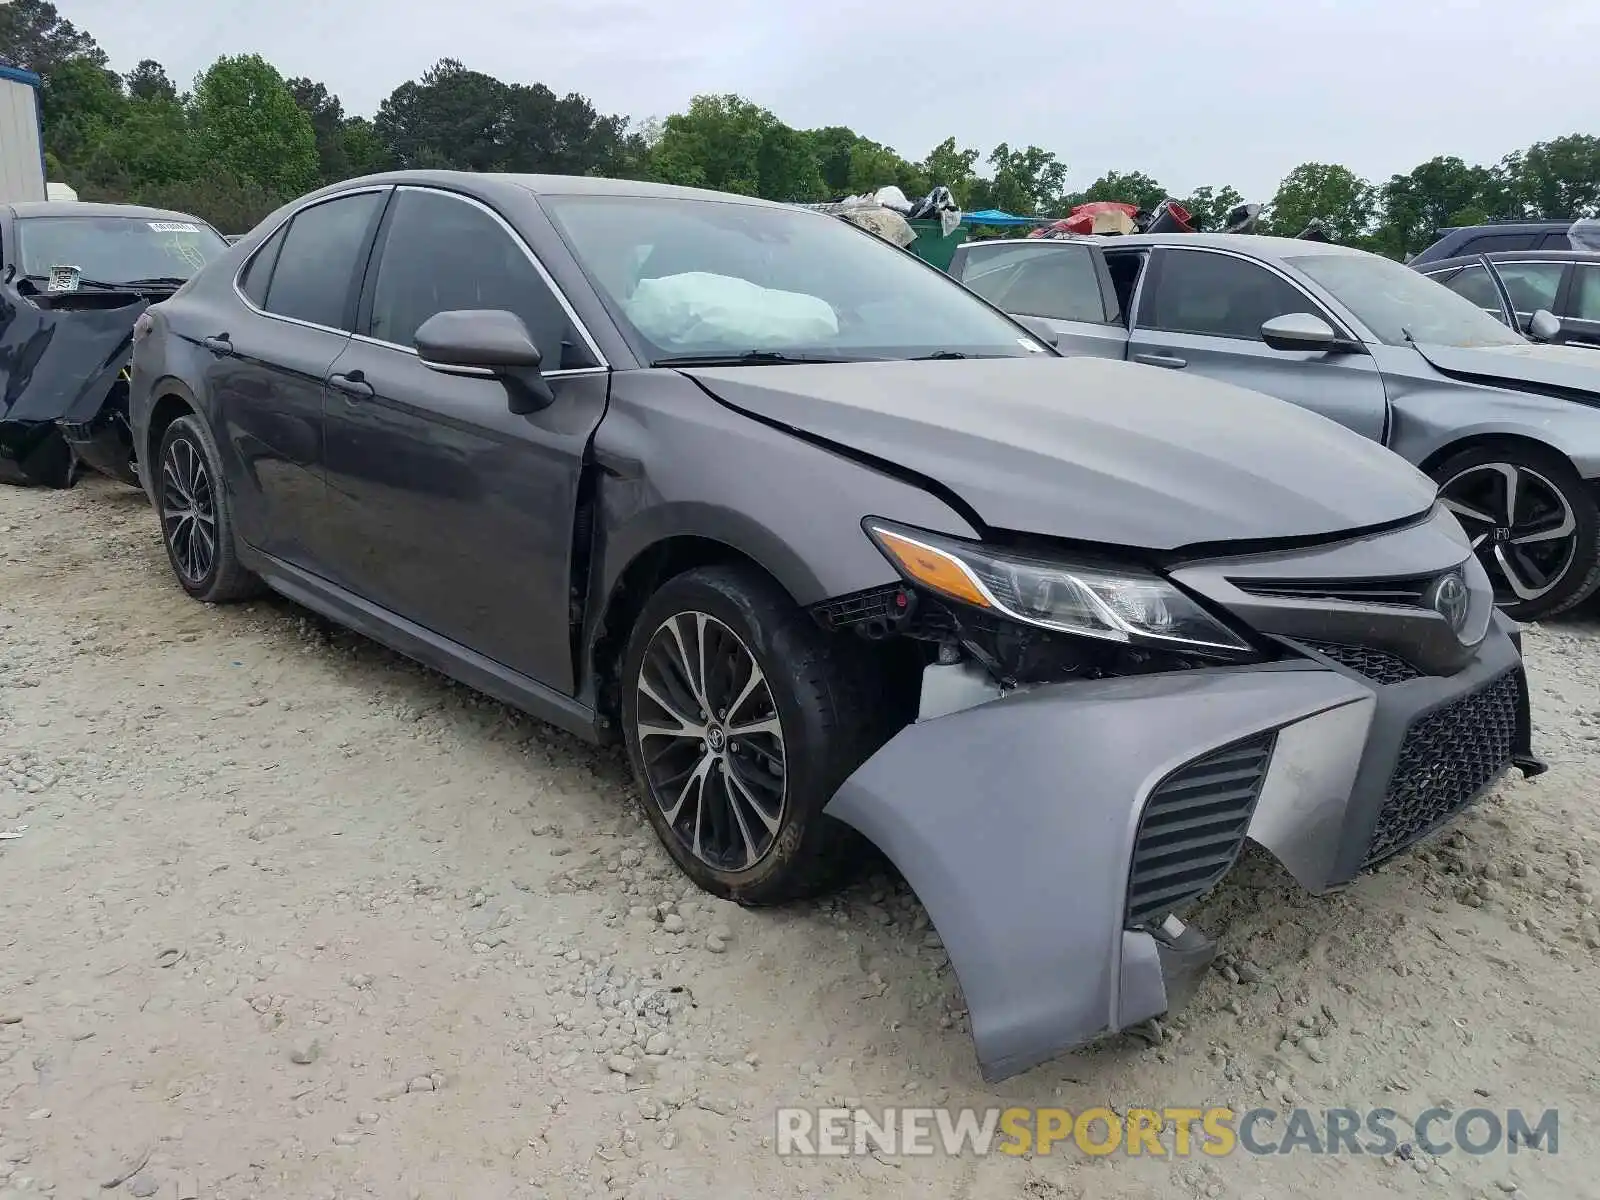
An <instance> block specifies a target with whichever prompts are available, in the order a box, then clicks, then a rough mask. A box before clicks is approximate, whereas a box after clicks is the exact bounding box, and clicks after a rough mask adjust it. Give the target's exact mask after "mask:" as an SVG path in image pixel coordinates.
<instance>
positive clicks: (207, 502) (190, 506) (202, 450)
mask: <svg viewBox="0 0 1600 1200" xmlns="http://www.w3.org/2000/svg"><path fill="white" fill-rule="evenodd" d="M220 463H221V459H220V456H219V455H218V454H217V449H216V444H215V443H214V442H213V441H212V440H211V434H210V432H209V431H208V430H207V429H206V427H205V425H204V423H203V422H202V421H201V420H200V418H198V417H196V416H193V415H189V416H183V417H179V418H178V419H177V420H175V421H173V422H172V424H171V425H169V426H167V429H166V432H165V433H164V434H163V435H162V438H161V451H160V454H159V456H158V458H157V460H156V463H155V480H154V483H155V494H156V509H157V512H158V513H159V514H160V516H161V538H162V541H163V542H164V543H165V544H166V547H167V558H168V560H169V561H170V562H171V563H172V571H173V574H175V575H176V576H177V577H178V583H179V584H181V585H182V587H183V590H184V591H186V592H188V593H189V595H191V596H193V597H194V598H195V599H196V600H203V601H205V602H206V603H208V604H225V603H227V602H228V601H230V600H241V599H244V598H245V597H247V596H250V595H254V594H255V593H256V592H258V591H259V590H260V588H261V584H260V581H259V580H258V579H257V578H256V577H255V576H254V575H252V574H251V573H250V572H249V571H247V570H246V569H245V568H244V567H243V566H242V565H241V564H240V562H239V557H238V554H237V552H236V551H235V549H234V532H233V515H232V509H231V508H230V506H229V504H228V494H227V490H226V488H224V487H223V484H222V471H221V466H220Z"/></svg>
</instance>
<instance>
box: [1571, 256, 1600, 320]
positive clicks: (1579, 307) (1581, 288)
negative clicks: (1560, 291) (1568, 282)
mask: <svg viewBox="0 0 1600 1200" xmlns="http://www.w3.org/2000/svg"><path fill="white" fill-rule="evenodd" d="M1571 307H1572V315H1573V316H1574V317H1577V318H1578V319H1579V320H1580V321H1600V267H1591V266H1581V267H1579V268H1578V277H1577V278H1576V279H1574V280H1573V281H1572V305H1571Z"/></svg>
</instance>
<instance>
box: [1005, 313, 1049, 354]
mask: <svg viewBox="0 0 1600 1200" xmlns="http://www.w3.org/2000/svg"><path fill="white" fill-rule="evenodd" d="M1011 319H1012V320H1013V321H1015V322H1016V323H1017V324H1018V325H1021V326H1023V327H1024V328H1026V329H1027V331H1028V332H1029V333H1031V334H1033V336H1034V337H1036V338H1038V339H1039V340H1040V341H1041V342H1043V343H1044V344H1045V345H1046V346H1050V347H1059V346H1060V345H1061V335H1060V334H1059V333H1057V332H1056V331H1055V330H1054V329H1053V328H1051V326H1050V322H1049V321H1046V320H1045V319H1044V318H1043V317H1024V316H1013V317H1012V318H1011Z"/></svg>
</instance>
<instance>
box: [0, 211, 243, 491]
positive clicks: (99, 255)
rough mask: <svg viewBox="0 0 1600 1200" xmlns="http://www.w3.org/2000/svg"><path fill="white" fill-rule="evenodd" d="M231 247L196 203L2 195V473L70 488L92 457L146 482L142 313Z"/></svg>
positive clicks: (94, 463) (98, 466)
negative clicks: (173, 207) (137, 385)
mask: <svg viewBox="0 0 1600 1200" xmlns="http://www.w3.org/2000/svg"><path fill="white" fill-rule="evenodd" d="M227 248H228V243H227V242H226V241H225V240H224V239H223V237H222V235H221V234H219V233H218V232H217V231H216V230H215V229H213V228H211V226H210V225H207V224H206V223H205V222H204V221H202V220H200V219H199V218H198V217H194V216H191V215H189V214H188V213H181V212H171V211H168V210H165V209H157V208H143V207H139V206H137V205H131V204H87V203H81V202H78V201H44V202H27V203H14V204H0V482H6V483H16V484H42V485H45V486H50V487H65V486H68V485H69V484H71V483H72V481H73V480H74V479H75V478H76V475H77V466H78V464H79V463H80V462H81V463H83V464H86V465H88V466H90V467H92V468H94V469H95V470H97V471H100V472H102V473H104V474H106V475H110V476H112V477H113V478H115V479H120V480H122V481H123V482H125V483H129V484H133V485H135V486H137V485H138V476H137V475H136V474H135V472H134V469H133V463H132V460H131V457H130V456H131V454H132V448H133V441H132V437H131V434H130V431H129V428H128V360H129V357H130V355H131V353H132V337H133V325H134V322H135V321H136V320H137V319H138V317H139V315H140V314H141V313H143V312H144V310H145V309H146V308H147V307H149V306H150V305H151V304H155V303H159V302H160V301H162V300H164V299H166V298H167V297H169V296H171V295H172V294H173V293H174V292H176V291H177V290H178V288H179V287H181V286H182V285H183V284H184V283H185V282H187V281H188V280H189V279H190V277H192V276H193V275H194V273H195V272H196V271H198V270H199V269H200V268H201V267H203V266H204V265H205V264H206V263H207V262H209V261H211V260H212V259H214V258H216V257H217V256H218V255H220V254H222V253H223V251H225V250H226V249H227Z"/></svg>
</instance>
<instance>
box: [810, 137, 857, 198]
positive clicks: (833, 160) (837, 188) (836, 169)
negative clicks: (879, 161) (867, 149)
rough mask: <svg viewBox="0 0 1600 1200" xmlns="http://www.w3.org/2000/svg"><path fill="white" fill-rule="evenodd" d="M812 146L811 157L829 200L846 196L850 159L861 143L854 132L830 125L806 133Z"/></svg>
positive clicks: (848, 185)
mask: <svg viewBox="0 0 1600 1200" xmlns="http://www.w3.org/2000/svg"><path fill="white" fill-rule="evenodd" d="M806 138H807V139H808V140H809V141H810V142H811V157H812V159H813V160H815V162H816V164H817V171H818V173H819V174H820V175H821V176H822V186H823V190H824V191H825V192H826V193H827V194H828V195H829V196H843V195H844V194H845V193H846V192H848V191H849V190H850V155H851V152H852V151H853V150H855V148H856V143H857V142H859V141H860V140H861V135H860V134H858V133H857V132H856V131H855V130H854V129H849V128H846V127H845V126H843V125H828V126H825V127H824V128H822V129H808V130H806Z"/></svg>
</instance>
